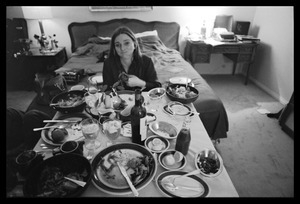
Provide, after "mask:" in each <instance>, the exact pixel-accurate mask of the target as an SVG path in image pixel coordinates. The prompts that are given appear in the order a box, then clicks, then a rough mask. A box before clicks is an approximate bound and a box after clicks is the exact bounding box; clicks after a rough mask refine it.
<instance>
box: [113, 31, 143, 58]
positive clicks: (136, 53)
mask: <svg viewBox="0 0 300 204" xmlns="http://www.w3.org/2000/svg"><path fill="white" fill-rule="evenodd" d="M121 34H125V35H128V36H129V37H130V38H131V39H132V41H133V43H134V47H135V49H134V51H133V58H134V59H139V58H140V57H141V55H142V54H141V51H140V47H139V44H138V41H137V39H136V37H135V36H134V33H133V32H132V30H130V29H129V28H128V27H126V26H122V27H119V28H117V29H116V30H115V31H114V33H113V35H112V37H111V41H110V49H109V55H108V57H109V58H114V59H120V56H119V55H118V53H117V51H116V48H115V40H116V38H117V37H118V36H119V35H121Z"/></svg>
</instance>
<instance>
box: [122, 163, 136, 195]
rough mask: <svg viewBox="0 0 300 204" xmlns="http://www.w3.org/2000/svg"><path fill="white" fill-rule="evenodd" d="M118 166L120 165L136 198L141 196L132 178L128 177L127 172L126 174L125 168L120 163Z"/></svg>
mask: <svg viewBox="0 0 300 204" xmlns="http://www.w3.org/2000/svg"><path fill="white" fill-rule="evenodd" d="M117 164H118V167H119V169H120V171H121V173H122V175H123V176H124V177H125V179H126V181H127V183H128V185H129V187H130V189H131V191H132V192H133V195H134V196H136V197H137V196H139V192H138V191H137V190H136V188H135V187H134V185H133V184H132V182H131V180H130V178H129V177H128V175H127V172H126V170H125V168H124V167H123V166H122V165H121V164H120V163H119V162H117Z"/></svg>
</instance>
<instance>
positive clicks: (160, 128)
mask: <svg viewBox="0 0 300 204" xmlns="http://www.w3.org/2000/svg"><path fill="white" fill-rule="evenodd" d="M149 128H150V130H151V131H152V132H153V133H154V134H156V135H159V136H161V137H164V138H167V139H175V138H176V137H177V134H178V132H177V129H176V127H174V126H173V125H171V124H170V123H168V122H165V121H154V122H152V123H150V124H149Z"/></svg>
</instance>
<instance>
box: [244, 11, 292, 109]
mask: <svg viewBox="0 0 300 204" xmlns="http://www.w3.org/2000/svg"><path fill="white" fill-rule="evenodd" d="M253 25H254V26H255V27H256V30H258V31H257V33H258V38H260V39H261V45H260V46H259V47H258V49H257V54H256V59H255V61H254V63H253V66H252V68H251V71H250V79H251V80H253V81H254V82H255V83H256V84H257V85H259V86H260V87H261V88H262V89H264V90H266V91H267V92H268V93H270V94H271V95H272V96H273V97H275V98H277V99H278V100H279V101H280V102H281V103H283V104H287V103H288V101H289V99H290V97H291V96H292V93H293V91H294V9H293V7H258V8H257V9H256V13H255V17H254V19H253Z"/></svg>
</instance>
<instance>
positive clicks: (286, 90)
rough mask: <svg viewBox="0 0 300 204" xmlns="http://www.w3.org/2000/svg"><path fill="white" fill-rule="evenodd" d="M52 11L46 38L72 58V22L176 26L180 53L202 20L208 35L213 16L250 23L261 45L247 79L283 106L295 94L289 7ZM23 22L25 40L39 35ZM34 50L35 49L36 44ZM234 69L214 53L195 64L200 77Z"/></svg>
mask: <svg viewBox="0 0 300 204" xmlns="http://www.w3.org/2000/svg"><path fill="white" fill-rule="evenodd" d="M51 8H52V14H53V19H51V20H44V21H43V22H44V30H45V33H46V34H48V35H52V34H56V35H57V38H56V39H57V40H58V41H59V42H58V44H59V45H60V46H65V47H66V48H67V53H68V55H69V56H70V54H71V51H70V50H71V42H70V37H69V33H68V30H67V27H68V25H69V24H70V23H71V22H85V21H107V20H110V19H115V18H136V19H140V20H143V21H155V20H158V21H166V22H173V21H174V22H177V23H179V25H180V26H181V34H180V39H179V44H180V51H181V53H182V54H183V52H184V47H185V41H184V36H185V35H186V34H187V29H186V26H188V27H189V28H190V29H191V31H194V32H199V31H200V26H201V24H202V22H203V20H205V21H206V24H207V26H208V29H207V30H208V32H210V31H211V28H212V24H213V20H214V17H215V15H218V14H226V15H233V18H234V21H250V22H251V25H250V29H249V34H253V35H254V36H257V37H259V38H261V42H262V45H261V46H259V49H258V50H257V56H256V59H255V62H254V65H253V66H252V68H251V71H250V79H251V80H252V81H254V82H255V83H256V84H258V85H259V86H260V87H262V88H263V89H264V90H266V91H267V92H268V93H270V94H271V95H272V96H274V97H275V98H276V99H278V100H279V101H280V102H282V103H286V102H287V101H288V100H289V98H290V96H291V93H292V91H293V90H294V88H293V84H294V81H293V76H294V75H293V74H294V73H293V70H294V68H293V59H294V54H293V42H294V39H293V33H294V32H293V10H292V8H286V7H283V8H282V7H249V6H245V7H242V6H238V7H217V6H210V7H205V6H176V7H173V6H164V7H159V6H154V7H153V10H152V11H143V12H139V11H132V12H125V11H121V12H90V11H89V9H88V6H53V7H51ZM274 8H275V9H274ZM278 14H280V15H278ZM7 17H8V18H12V17H23V14H22V10H21V9H20V7H8V8H7ZM278 22H279V23H278ZM280 22H281V23H280ZM27 23H28V32H29V37H30V38H31V39H33V37H32V36H33V35H34V34H40V29H39V26H38V22H37V20H27ZM287 31H288V32H287ZM274 33H276V35H274ZM33 46H38V44H37V42H36V40H34V39H33ZM282 67H284V69H283V68H282ZM232 68H233V63H232V62H231V61H230V60H229V59H227V58H226V57H224V56H223V55H221V54H213V55H212V56H211V63H210V64H196V65H195V69H196V70H197V71H199V73H200V74H231V72H232ZM236 73H242V74H245V66H243V65H238V66H237V70H236Z"/></svg>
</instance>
